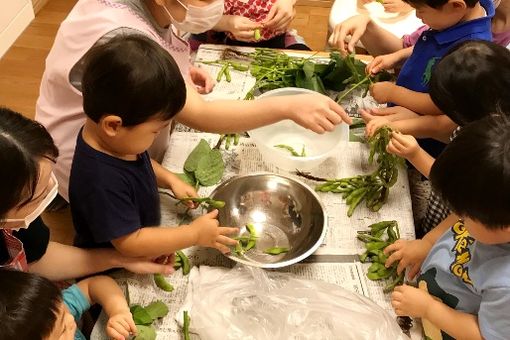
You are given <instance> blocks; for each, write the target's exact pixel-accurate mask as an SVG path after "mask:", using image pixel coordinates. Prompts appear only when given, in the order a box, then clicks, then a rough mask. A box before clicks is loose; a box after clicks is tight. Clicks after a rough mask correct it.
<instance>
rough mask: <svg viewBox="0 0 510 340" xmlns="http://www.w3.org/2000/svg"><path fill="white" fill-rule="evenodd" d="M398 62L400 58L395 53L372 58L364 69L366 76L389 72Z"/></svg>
mask: <svg viewBox="0 0 510 340" xmlns="http://www.w3.org/2000/svg"><path fill="white" fill-rule="evenodd" d="M399 61H400V56H399V55H398V54H396V53H390V54H384V55H380V56H377V57H375V58H374V60H372V61H371V62H370V64H368V65H367V67H366V72H367V74H371V75H373V74H377V73H379V72H381V71H383V70H390V69H392V68H394V67H395V65H397V64H398V62H399Z"/></svg>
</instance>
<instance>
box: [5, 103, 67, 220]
mask: <svg viewBox="0 0 510 340" xmlns="http://www.w3.org/2000/svg"><path fill="white" fill-rule="evenodd" d="M57 157H58V149H57V147H56V146H55V143H53V139H52V138H51V136H50V134H49V133H48V131H46V129H45V128H44V127H43V126H42V125H41V124H39V123H37V122H35V121H33V120H31V119H28V118H26V117H24V116H22V115H21V114H19V113H17V112H14V111H12V110H10V109H7V108H5V107H0V178H2V179H3V182H2V185H0V218H2V217H4V216H5V214H7V212H8V211H9V210H11V209H12V208H14V207H16V206H20V205H23V204H26V203H28V202H29V201H30V200H31V199H32V197H33V195H34V191H35V188H36V186H37V182H38V181H39V160H41V158H47V159H49V160H51V161H53V162H54V161H55V160H56V158H57Z"/></svg>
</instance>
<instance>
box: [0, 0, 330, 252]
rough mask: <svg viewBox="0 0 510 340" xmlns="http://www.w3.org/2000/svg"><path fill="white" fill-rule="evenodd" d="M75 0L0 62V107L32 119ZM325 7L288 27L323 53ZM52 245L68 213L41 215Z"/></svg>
mask: <svg viewBox="0 0 510 340" xmlns="http://www.w3.org/2000/svg"><path fill="white" fill-rule="evenodd" d="M75 3H76V0H50V1H49V2H48V4H47V5H46V6H45V7H44V8H43V9H42V10H41V11H40V12H39V13H38V14H37V15H36V18H35V19H34V21H33V22H32V23H31V24H30V26H29V27H27V29H26V30H25V31H24V32H23V34H22V35H21V36H20V37H19V38H18V40H17V41H16V42H15V43H14V45H13V46H12V47H11V48H10V50H9V51H8V52H7V53H6V54H5V55H4V56H3V58H2V59H0V105H2V106H6V107H9V108H11V109H13V110H15V111H18V112H21V113H23V114H25V115H26V116H28V117H30V118H33V117H34V115H35V102H36V100H37V96H38V94H39V83H40V80H41V77H42V74H43V71H44V61H45V59H46V55H47V54H48V52H49V50H50V48H51V46H52V44H53V40H54V37H55V34H56V33H57V30H58V27H59V25H60V23H61V22H62V20H63V19H64V18H65V17H66V16H67V14H68V13H69V11H70V10H71V8H72V7H73V6H74V4H75ZM329 10H330V9H329V8H328V7H315V6H300V5H298V6H296V17H295V18H294V21H293V22H292V25H291V27H292V28H294V29H296V30H297V31H298V33H299V34H300V35H301V36H302V37H303V38H304V39H305V41H306V42H307V44H308V45H309V46H310V47H311V48H312V49H313V50H323V49H324V47H325V43H326V36H327V25H328V16H329ZM43 218H44V220H45V222H46V223H47V224H48V226H50V229H51V238H52V240H54V241H57V242H62V243H67V244H70V243H72V239H73V228H72V220H71V215H70V212H69V209H63V210H61V211H59V212H55V213H45V214H44V215H43Z"/></svg>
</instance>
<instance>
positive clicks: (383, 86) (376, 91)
mask: <svg viewBox="0 0 510 340" xmlns="http://www.w3.org/2000/svg"><path fill="white" fill-rule="evenodd" d="M395 87H396V85H395V84H393V83H392V82H389V81H381V82H379V83H375V84H372V85H370V95H371V96H372V97H373V98H374V99H375V101H376V102H378V103H379V104H385V103H387V102H390V101H392V100H391V94H392V93H393V92H394V91H395Z"/></svg>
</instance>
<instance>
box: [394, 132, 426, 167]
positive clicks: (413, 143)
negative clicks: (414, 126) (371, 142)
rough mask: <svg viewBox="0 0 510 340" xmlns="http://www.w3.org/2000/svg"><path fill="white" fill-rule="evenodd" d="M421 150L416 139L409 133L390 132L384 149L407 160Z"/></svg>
mask: <svg viewBox="0 0 510 340" xmlns="http://www.w3.org/2000/svg"><path fill="white" fill-rule="evenodd" d="M420 150H421V148H420V145H418V141H417V140H416V138H414V137H413V136H411V135H403V134H401V133H398V132H392V134H391V139H390V141H389V143H388V146H387V147H386V151H388V152H389V153H391V154H394V155H397V156H400V157H403V158H405V159H407V160H410V161H411V160H412V159H413V158H415V157H416V156H417V155H418V153H419V151H420Z"/></svg>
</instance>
